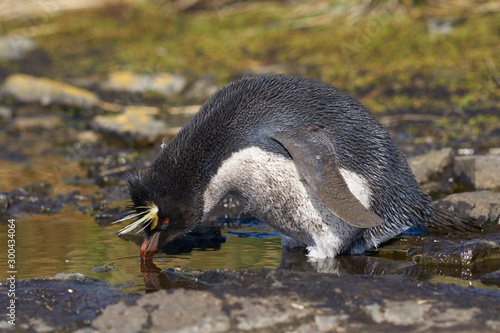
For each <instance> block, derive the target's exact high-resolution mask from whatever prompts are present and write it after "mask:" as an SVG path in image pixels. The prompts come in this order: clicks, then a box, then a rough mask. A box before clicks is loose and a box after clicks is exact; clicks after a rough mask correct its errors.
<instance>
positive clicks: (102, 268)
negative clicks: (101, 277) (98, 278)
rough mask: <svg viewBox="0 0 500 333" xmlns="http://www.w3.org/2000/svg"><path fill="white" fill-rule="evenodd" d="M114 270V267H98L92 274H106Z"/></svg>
mask: <svg viewBox="0 0 500 333" xmlns="http://www.w3.org/2000/svg"><path fill="white" fill-rule="evenodd" d="M115 269H116V267H113V266H108V265H105V266H99V267H96V268H94V269H92V272H94V273H107V272H111V271H114V270H115Z"/></svg>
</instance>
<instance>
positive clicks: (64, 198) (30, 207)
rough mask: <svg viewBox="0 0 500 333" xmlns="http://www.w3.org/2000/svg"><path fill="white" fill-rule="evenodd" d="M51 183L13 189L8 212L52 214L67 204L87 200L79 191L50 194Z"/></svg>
mask: <svg viewBox="0 0 500 333" xmlns="http://www.w3.org/2000/svg"><path fill="white" fill-rule="evenodd" d="M51 188H52V186H51V185H50V184H46V183H41V184H32V185H28V186H25V187H20V188H17V189H14V190H12V191H11V192H10V193H6V194H5V195H6V196H7V197H8V213H9V214H10V215H26V214H51V213H57V212H59V211H61V210H62V209H63V208H64V206H65V205H70V204H74V205H76V204H78V203H79V202H80V201H82V200H86V199H87V197H86V196H82V195H81V194H80V192H79V191H72V192H68V193H65V194H58V195H56V196H53V197H51V196H50V189H51Z"/></svg>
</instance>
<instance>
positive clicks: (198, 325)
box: [92, 289, 231, 333]
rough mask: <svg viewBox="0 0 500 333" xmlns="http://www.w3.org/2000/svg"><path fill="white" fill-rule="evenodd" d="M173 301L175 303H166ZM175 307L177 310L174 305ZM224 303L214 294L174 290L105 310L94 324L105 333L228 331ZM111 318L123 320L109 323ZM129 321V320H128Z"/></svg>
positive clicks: (146, 296)
mask: <svg viewBox="0 0 500 333" xmlns="http://www.w3.org/2000/svg"><path fill="white" fill-rule="evenodd" d="M167 299H168V300H169V301H171V302H174V303H169V302H165V300H167ZM173 304H175V307H173V306H172V305H173ZM222 306H223V302H222V300H221V299H219V298H218V297H216V296H215V295H213V294H212V293H210V292H205V291H192V290H184V289H179V290H174V291H173V292H170V293H169V292H167V291H165V290H161V291H159V292H156V293H153V294H148V295H145V296H144V297H142V298H141V299H139V300H138V301H137V303H136V304H135V305H132V306H129V305H126V304H125V303H124V302H120V303H119V304H117V305H116V306H114V307H108V308H106V309H104V311H103V315H102V316H100V317H98V318H97V319H96V320H94V322H93V323H92V326H93V327H94V328H96V329H97V330H99V331H101V332H123V333H127V332H138V331H140V330H141V329H140V328H141V327H144V328H146V327H147V330H148V331H152V332H166V331H174V330H180V329H183V330H182V332H193V333H196V332H225V331H227V330H228V329H229V328H230V327H231V325H230V322H229V317H228V315H226V314H225V313H224V311H223V310H222ZM110 317H114V318H115V319H118V318H121V320H118V321H117V320H109V319H110ZM125 318H128V319H127V320H124V319H125Z"/></svg>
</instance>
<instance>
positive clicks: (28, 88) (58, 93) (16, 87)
mask: <svg viewBox="0 0 500 333" xmlns="http://www.w3.org/2000/svg"><path fill="white" fill-rule="evenodd" d="M1 95H4V96H5V95H6V96H11V97H13V98H15V99H16V100H17V101H19V102H23V103H41V104H42V105H49V104H58V105H63V106H68V107H77V108H90V107H92V106H94V105H98V104H100V101H99V99H98V98H97V96H96V95H95V94H94V93H92V92H90V91H88V90H85V89H81V88H78V87H75V86H72V85H69V84H66V83H62V82H58V81H54V80H50V79H46V78H37V77H34V76H31V75H25V74H14V75H10V76H9V77H8V78H7V80H6V81H5V83H4V85H3V88H2V90H1Z"/></svg>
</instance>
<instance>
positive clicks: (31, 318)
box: [0, 273, 138, 332]
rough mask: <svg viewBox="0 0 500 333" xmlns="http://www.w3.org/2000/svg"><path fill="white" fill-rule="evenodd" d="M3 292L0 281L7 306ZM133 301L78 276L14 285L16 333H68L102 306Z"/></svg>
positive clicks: (5, 287) (2, 289)
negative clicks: (20, 332) (27, 332)
mask: <svg viewBox="0 0 500 333" xmlns="http://www.w3.org/2000/svg"><path fill="white" fill-rule="evenodd" d="M7 290H8V285H7V282H5V281H0V301H1V302H2V304H9V297H8V295H7ZM136 298H138V295H134V294H125V293H123V292H122V291H121V290H118V289H116V288H114V287H112V286H110V285H108V284H107V283H105V282H103V281H100V280H95V279H90V278H88V277H85V276H84V275H82V274H78V273H58V274H56V275H54V276H52V277H45V278H40V279H32V280H21V281H16V328H17V327H23V326H24V329H23V330H21V329H20V330H18V331H29V332H72V331H74V330H75V329H77V328H79V327H82V326H86V325H88V324H89V323H90V322H91V321H92V320H93V319H95V318H96V317H97V315H98V314H99V313H100V309H102V308H104V307H105V306H106V305H109V304H113V303H116V302H118V301H119V300H124V299H129V300H132V299H136ZM2 320H3V318H2ZM85 323H87V324H85Z"/></svg>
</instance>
